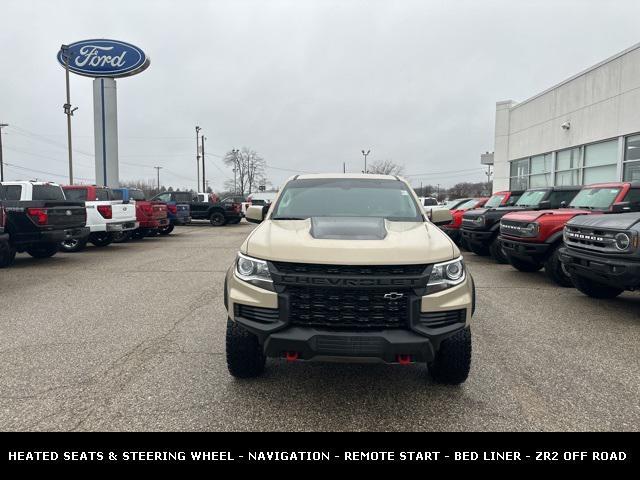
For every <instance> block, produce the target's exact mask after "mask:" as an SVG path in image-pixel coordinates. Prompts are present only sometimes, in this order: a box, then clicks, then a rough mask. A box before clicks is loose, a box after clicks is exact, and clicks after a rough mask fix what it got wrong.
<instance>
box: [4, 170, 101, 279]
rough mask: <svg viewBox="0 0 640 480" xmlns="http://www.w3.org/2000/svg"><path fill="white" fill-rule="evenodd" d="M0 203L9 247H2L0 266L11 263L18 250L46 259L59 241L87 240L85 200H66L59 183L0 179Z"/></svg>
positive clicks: (54, 250)
mask: <svg viewBox="0 0 640 480" xmlns="http://www.w3.org/2000/svg"><path fill="white" fill-rule="evenodd" d="M0 206H2V208H3V209H4V211H5V212H6V214H7V216H6V219H5V224H6V225H5V232H6V233H8V234H9V245H8V246H9V248H8V250H6V249H3V250H2V255H1V256H0V267H7V266H9V265H11V263H13V261H14V259H15V256H16V253H17V252H27V253H28V254H29V255H31V256H32V257H34V258H47V257H51V256H53V255H55V254H56V253H57V252H58V249H59V245H60V242H62V241H80V242H81V241H86V238H87V237H88V235H89V229H88V228H86V226H85V223H86V219H87V214H86V209H85V206H84V203H82V202H73V201H68V200H67V199H66V198H65V195H64V192H63V191H62V188H60V185H58V184H56V183H49V182H30V181H27V182H23V181H20V182H2V184H0Z"/></svg>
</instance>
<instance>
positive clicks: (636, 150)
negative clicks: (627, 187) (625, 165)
mask: <svg viewBox="0 0 640 480" xmlns="http://www.w3.org/2000/svg"><path fill="white" fill-rule="evenodd" d="M633 160H640V135H634V136H633V137H628V138H627V145H626V148H625V150H624V161H625V162H628V161H633Z"/></svg>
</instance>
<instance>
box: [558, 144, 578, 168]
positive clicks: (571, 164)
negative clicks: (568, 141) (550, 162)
mask: <svg viewBox="0 0 640 480" xmlns="http://www.w3.org/2000/svg"><path fill="white" fill-rule="evenodd" d="M578 167H580V147H578V148H570V149H569V150H563V151H561V152H558V153H557V154H556V170H571V169H574V168H578Z"/></svg>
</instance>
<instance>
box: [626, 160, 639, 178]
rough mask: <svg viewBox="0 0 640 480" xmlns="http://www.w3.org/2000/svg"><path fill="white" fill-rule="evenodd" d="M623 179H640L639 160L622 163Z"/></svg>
mask: <svg viewBox="0 0 640 480" xmlns="http://www.w3.org/2000/svg"><path fill="white" fill-rule="evenodd" d="M624 179H625V180H627V181H629V182H633V181H634V180H635V181H640V162H628V163H625V164H624Z"/></svg>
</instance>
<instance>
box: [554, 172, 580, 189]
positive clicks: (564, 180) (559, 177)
mask: <svg viewBox="0 0 640 480" xmlns="http://www.w3.org/2000/svg"><path fill="white" fill-rule="evenodd" d="M579 174H580V172H579V171H578V170H567V171H565V172H557V173H556V185H557V186H558V187H568V186H571V185H580V175H579Z"/></svg>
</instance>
